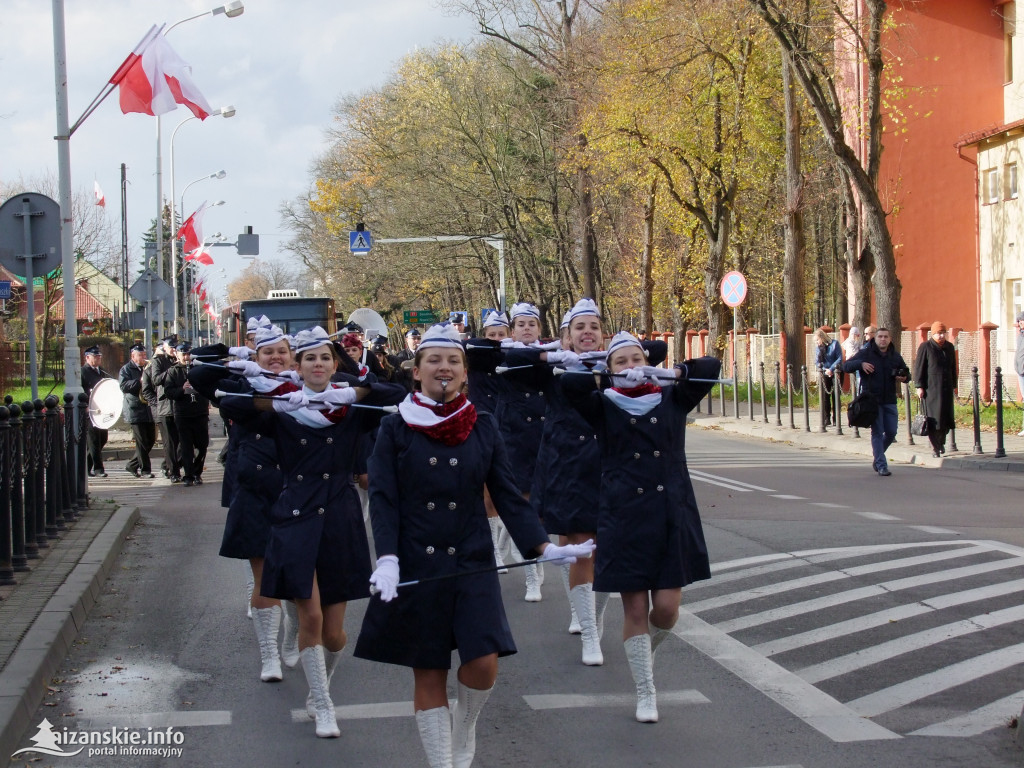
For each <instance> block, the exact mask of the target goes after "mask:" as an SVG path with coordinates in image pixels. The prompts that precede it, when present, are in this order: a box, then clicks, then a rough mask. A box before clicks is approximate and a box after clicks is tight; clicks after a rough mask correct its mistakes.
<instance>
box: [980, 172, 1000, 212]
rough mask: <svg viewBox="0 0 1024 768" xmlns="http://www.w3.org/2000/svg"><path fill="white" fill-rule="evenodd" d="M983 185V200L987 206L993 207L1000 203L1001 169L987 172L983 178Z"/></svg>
mask: <svg viewBox="0 0 1024 768" xmlns="http://www.w3.org/2000/svg"><path fill="white" fill-rule="evenodd" d="M982 183H983V184H984V189H983V190H982V200H983V201H984V203H985V204H986V205H992V204H993V203H998V202H999V169H998V168H992V169H991V170H988V171H985V173H984V175H983V176H982Z"/></svg>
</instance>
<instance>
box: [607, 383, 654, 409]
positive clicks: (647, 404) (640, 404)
mask: <svg viewBox="0 0 1024 768" xmlns="http://www.w3.org/2000/svg"><path fill="white" fill-rule="evenodd" d="M603 394H604V396H605V397H607V398H608V399H609V400H611V401H612V404H613V405H615V406H617V407H619V408H621V409H622V410H624V411H625V412H626V413H629V414H632V415H633V416H643V415H644V414H646V413H647V412H648V411H650V410H651V409H653V408H655V407H656V406H657V405H658V404H660V403H661V392H652V393H651V394H649V395H640V397H630V396H629V395H624V394H622V393H621V392H616V391H615V390H614V389H606V390H604V392H603Z"/></svg>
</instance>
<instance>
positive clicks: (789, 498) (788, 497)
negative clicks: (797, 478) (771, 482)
mask: <svg viewBox="0 0 1024 768" xmlns="http://www.w3.org/2000/svg"><path fill="white" fill-rule="evenodd" d="M771 496H772V498H773V499H782V500H784V501H806V500H807V497H806V496H792V495H790V494H788V493H773V494H771Z"/></svg>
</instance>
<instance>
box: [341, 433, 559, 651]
mask: <svg viewBox="0 0 1024 768" xmlns="http://www.w3.org/2000/svg"><path fill="white" fill-rule="evenodd" d="M369 470H370V516H371V518H372V521H373V540H374V546H375V548H376V550H377V554H378V556H379V555H388V554H393V555H397V556H398V565H399V572H400V574H401V576H400V578H401V580H402V581H410V580H415V579H421V578H426V577H430V576H440V575H448V574H457V573H460V572H465V571H472V570H476V569H480V568H489V567H491V568H493V566H494V549H493V545H492V543H491V533H490V527H489V526H488V524H487V513H486V511H485V510H484V501H483V489H484V485H485V484H486V485H487V488H488V489H489V490H490V493H491V498H492V500H493V501H494V505H495V507H496V508H497V510H498V514H499V515H500V516H501V519H502V522H504V524H505V526H506V527H507V528H508V531H509V534H510V535H511V536H512V539H513V541H515V543H516V545H517V546H518V547H519V549H520V551H521V552H523V553H524V555H525V556H527V557H535V556H536V553H537V548H538V547H540V546H542V545H543V544H544V543H546V542H547V535H546V534H545V532H544V529H543V528H541V526H540V523H539V522H538V521H537V517H536V515H535V514H533V511H532V510H531V509H530V505H529V504H528V503H527V502H526V501H525V500H524V499H523V497H522V496H521V495H520V493H519V490H518V488H517V487H516V485H515V482H514V480H513V478H512V471H511V469H510V468H509V464H508V459H507V457H506V454H505V446H504V444H503V442H502V440H501V437H500V436H499V433H498V429H497V426H496V424H495V423H494V419H493V417H491V415H490V414H488V413H479V414H478V416H477V421H476V424H475V425H474V427H473V431H472V432H471V433H470V434H469V437H467V438H466V440H465V441H464V442H463V443H461V444H460V445H455V446H447V445H444V444H443V443H441V442H439V441H437V440H434V439H433V438H431V437H428V436H427V435H425V434H424V433H422V432H417V431H414V430H412V429H410V428H409V427H408V426H406V424H405V421H404V420H403V419H402V417H401V416H400V415H397V414H396V415H393V416H388V417H386V418H385V419H384V420H383V422H382V423H381V426H380V431H379V433H378V435H377V443H376V446H375V447H374V450H373V455H372V456H371V457H370V463H369ZM456 648H457V649H458V650H459V656H460V658H461V659H462V661H463V663H465V662H467V661H471V660H472V659H475V658H479V657H481V656H486V655H488V654H491V653H497V654H499V655H501V656H506V655H509V654H512V653H515V651H516V647H515V643H514V642H513V640H512V633H511V631H510V629H509V626H508V620H507V619H506V617H505V609H504V606H503V605H502V602H501V587H500V585H499V583H498V574H497V572H496V571H494V570H491V571H490V572H489V573H481V574H476V575H472V576H468V575H467V576H464V577H455V578H452V579H442V580H439V581H432V582H427V583H425V584H419V585H415V586H410V587H403V588H401V589H400V590H399V591H398V597H396V598H395V599H394V600H392V601H391V602H390V603H385V602H383V601H381V600H380V599H379V598H374V599H372V600H370V604H369V606H368V607H367V610H366V617H365V619H364V620H363V627H362V630H361V631H360V633H359V640H358V642H357V643H356V650H355V655H356V656H358V657H359V658H363V659H370V660H373V661H381V662H385V663H389V664H400V665H403V666H409V667H414V668H417V669H450V668H451V655H452V651H453V650H455V649H456Z"/></svg>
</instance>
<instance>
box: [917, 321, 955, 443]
mask: <svg viewBox="0 0 1024 768" xmlns="http://www.w3.org/2000/svg"><path fill="white" fill-rule="evenodd" d="M957 376H958V373H957V363H956V348H955V347H954V346H953V345H952V344H951V343H950V342H949V341H947V340H946V325H945V323H942V322H940V321H938V320H936V321H935V322H934V323H932V327H931V338H930V339H928V341H926V342H924V343H923V344H922V345H921V346H920V347H918V348H917V357H916V358H915V359H914V383H915V384H916V385H917V396H918V397H919V398H920V399H921V400H923V401H924V413H925V415H926V416H927V417H928V419H929V430H928V439H929V440H931V443H932V456H935V457H939V456H941V455H942V454H943V453H945V452H946V434H947V433H948V432H949V430H951V429H953V428H954V427H955V426H956V417H955V414H954V412H953V391H954V390H955V389H956V383H957Z"/></svg>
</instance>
